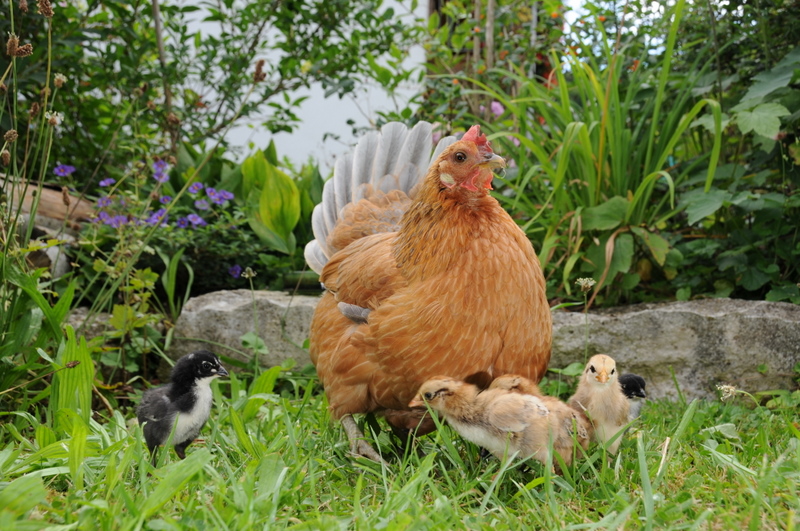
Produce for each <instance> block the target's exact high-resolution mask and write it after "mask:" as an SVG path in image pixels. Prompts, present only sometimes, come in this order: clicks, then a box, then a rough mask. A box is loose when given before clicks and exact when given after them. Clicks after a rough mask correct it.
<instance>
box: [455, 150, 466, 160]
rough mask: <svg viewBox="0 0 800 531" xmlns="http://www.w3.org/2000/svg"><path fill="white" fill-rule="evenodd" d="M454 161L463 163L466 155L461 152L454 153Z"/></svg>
mask: <svg viewBox="0 0 800 531" xmlns="http://www.w3.org/2000/svg"><path fill="white" fill-rule="evenodd" d="M455 159H456V162H464V161H465V160H467V154H466V153H464V152H463V151H459V152H457V153H456V155H455Z"/></svg>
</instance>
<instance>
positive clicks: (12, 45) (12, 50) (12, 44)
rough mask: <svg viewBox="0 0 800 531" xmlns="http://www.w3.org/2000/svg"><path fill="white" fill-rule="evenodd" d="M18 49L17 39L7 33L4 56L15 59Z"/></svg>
mask: <svg viewBox="0 0 800 531" xmlns="http://www.w3.org/2000/svg"><path fill="white" fill-rule="evenodd" d="M18 48H19V37H17V36H16V35H14V34H13V33H9V34H8V40H7V41H6V55H8V56H10V57H16V56H17V49H18Z"/></svg>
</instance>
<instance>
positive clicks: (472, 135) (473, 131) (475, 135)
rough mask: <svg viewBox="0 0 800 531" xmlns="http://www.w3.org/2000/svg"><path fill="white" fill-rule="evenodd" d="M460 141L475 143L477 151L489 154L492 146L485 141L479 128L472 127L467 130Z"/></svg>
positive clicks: (484, 136) (477, 126) (476, 126)
mask: <svg viewBox="0 0 800 531" xmlns="http://www.w3.org/2000/svg"><path fill="white" fill-rule="evenodd" d="M461 140H468V141H470V142H475V144H477V146H478V150H480V151H489V152H490V153H491V151H492V146H491V145H489V141H488V140H486V135H484V134H483V133H481V126H479V125H473V126H472V127H470V128H469V131H467V132H466V133H465V134H464V136H463V137H461Z"/></svg>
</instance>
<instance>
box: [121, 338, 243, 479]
mask: <svg viewBox="0 0 800 531" xmlns="http://www.w3.org/2000/svg"><path fill="white" fill-rule="evenodd" d="M220 376H228V371H226V370H225V367H223V366H222V364H221V363H220V361H219V358H218V357H217V356H216V355H215V354H213V353H211V352H209V351H207V350H198V351H196V352H192V353H191V354H187V355H186V356H184V357H182V358H181V359H179V360H178V362H177V363H176V364H175V366H174V367H173V368H172V374H171V375H170V383H168V384H167V385H162V386H161V387H156V388H154V389H148V390H147V391H145V392H144V394H143V395H142V401H141V403H140V404H139V407H138V409H137V410H136V416H137V418H138V419H139V424H141V425H143V426H144V428H143V432H144V439H145V441H146V442H147V448H148V449H149V450H150V455H151V457H152V461H153V464H154V465H155V463H156V451H155V450H156V448H157V447H158V446H159V445H162V444H164V443H166V442H167V439H168V438H169V434H170V433H171V432H172V428H173V426H174V427H175V433H174V435H173V436H172V442H173V443H174V444H175V453H177V454H178V457H180V458H181V459H184V458H185V457H186V453H185V450H186V447H187V446H189V445H190V444H191V443H192V441H194V439H195V437H197V436H198V435H199V434H200V430H201V429H202V428H203V426H204V425H205V423H206V421H207V420H208V417H209V415H210V414H211V398H212V397H211V380H213V379H214V378H219V377H220ZM176 417H177V421H176Z"/></svg>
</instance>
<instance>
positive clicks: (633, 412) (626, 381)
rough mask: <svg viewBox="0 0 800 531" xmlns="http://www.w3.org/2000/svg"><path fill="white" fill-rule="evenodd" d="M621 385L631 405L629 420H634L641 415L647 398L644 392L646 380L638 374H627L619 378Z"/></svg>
mask: <svg viewBox="0 0 800 531" xmlns="http://www.w3.org/2000/svg"><path fill="white" fill-rule="evenodd" d="M619 385H620V387H622V392H623V393H624V394H625V396H626V397H627V398H628V402H630V404H631V409H630V413H629V414H628V419H629V420H633V419H635V418H636V417H638V416H639V414H640V413H641V411H642V406H644V401H645V399H646V398H647V393H645V391H644V388H645V385H646V383H645V381H644V378H642V377H641V376H639V375H638V374H633V373H627V374H621V375H620V376H619Z"/></svg>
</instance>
